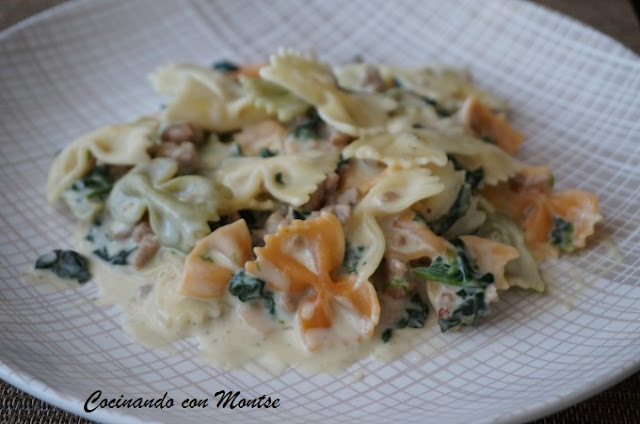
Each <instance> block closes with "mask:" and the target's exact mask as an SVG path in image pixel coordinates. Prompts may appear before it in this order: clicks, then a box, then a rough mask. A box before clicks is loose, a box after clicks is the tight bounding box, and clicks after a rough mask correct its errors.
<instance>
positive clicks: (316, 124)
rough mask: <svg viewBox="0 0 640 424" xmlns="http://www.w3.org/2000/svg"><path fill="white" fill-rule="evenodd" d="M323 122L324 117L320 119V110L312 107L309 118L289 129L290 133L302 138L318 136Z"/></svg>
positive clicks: (308, 138)
mask: <svg viewBox="0 0 640 424" xmlns="http://www.w3.org/2000/svg"><path fill="white" fill-rule="evenodd" d="M321 124H322V119H320V116H319V115H318V112H317V111H316V110H315V109H312V110H311V112H309V115H308V117H307V120H306V121H304V122H303V123H301V124H298V125H296V126H295V127H293V129H291V131H289V134H290V135H292V136H294V137H295V138H297V139H300V140H310V139H314V138H318V132H319V131H320V125H321Z"/></svg>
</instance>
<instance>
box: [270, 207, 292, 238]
mask: <svg viewBox="0 0 640 424" xmlns="http://www.w3.org/2000/svg"><path fill="white" fill-rule="evenodd" d="M290 222H291V218H290V217H289V215H288V214H284V213H283V212H282V211H281V210H279V209H278V210H277V211H275V212H274V213H272V214H271V215H269V218H267V221H266V222H265V223H264V231H265V233H266V234H274V233H276V232H277V231H278V227H280V225H281V224H284V225H286V224H288V223H290Z"/></svg>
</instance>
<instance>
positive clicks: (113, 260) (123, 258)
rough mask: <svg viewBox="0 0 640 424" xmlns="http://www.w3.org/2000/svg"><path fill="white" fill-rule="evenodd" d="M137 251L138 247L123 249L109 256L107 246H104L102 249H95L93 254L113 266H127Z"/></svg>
mask: <svg viewBox="0 0 640 424" xmlns="http://www.w3.org/2000/svg"><path fill="white" fill-rule="evenodd" d="M134 250H136V247H134V248H133V249H129V250H126V249H122V250H119V251H117V252H116V253H114V254H113V255H109V251H108V250H107V247H106V246H102V247H101V248H100V249H95V250H94V251H93V254H94V255H96V256H97V257H99V258H100V259H102V260H103V261H105V262H109V263H110V264H111V265H127V263H128V262H127V258H128V257H129V255H130V254H131V252H133V251H134Z"/></svg>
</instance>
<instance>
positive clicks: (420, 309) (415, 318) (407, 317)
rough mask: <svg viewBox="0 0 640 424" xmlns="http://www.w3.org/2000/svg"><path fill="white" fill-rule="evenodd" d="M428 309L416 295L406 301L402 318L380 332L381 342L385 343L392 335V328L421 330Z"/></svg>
mask: <svg viewBox="0 0 640 424" xmlns="http://www.w3.org/2000/svg"><path fill="white" fill-rule="evenodd" d="M428 312H429V308H428V307H427V305H425V304H424V302H422V299H420V296H419V295H418V294H417V293H416V294H413V295H412V296H411V297H410V298H409V299H408V304H407V307H406V309H405V310H404V313H403V314H402V317H401V318H400V319H399V320H398V321H397V322H396V323H395V324H394V325H393V326H392V327H390V328H387V329H386V330H384V331H383V332H382V341H383V342H384V343H387V342H388V341H389V340H390V339H391V336H392V335H393V329H394V328H405V327H409V328H422V327H424V323H425V321H426V320H427V315H428Z"/></svg>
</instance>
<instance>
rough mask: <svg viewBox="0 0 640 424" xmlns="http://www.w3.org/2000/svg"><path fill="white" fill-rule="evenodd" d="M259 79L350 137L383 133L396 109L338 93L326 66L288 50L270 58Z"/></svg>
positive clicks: (377, 99) (385, 101)
mask: <svg viewBox="0 0 640 424" xmlns="http://www.w3.org/2000/svg"><path fill="white" fill-rule="evenodd" d="M260 76H261V77H262V78H263V79H265V80H267V81H271V82H273V83H275V84H278V85H280V86H282V87H284V88H286V89H287V90H289V91H290V92H292V93H293V94H295V95H296V96H297V97H299V98H301V99H303V100H304V101H306V102H308V103H310V104H312V105H313V106H315V107H316V109H317V110H318V114H319V115H320V117H321V118H322V119H323V120H324V121H326V122H327V123H328V124H329V125H331V126H333V127H334V128H335V129H337V130H338V131H341V132H344V133H347V134H351V135H362V134H375V133H379V132H382V131H384V129H385V126H386V122H387V119H388V117H389V116H388V115H389V112H390V111H391V110H393V109H394V108H395V107H396V102H395V101H394V100H392V99H390V98H386V97H382V96H376V95H372V94H369V93H350V92H347V91H343V90H341V89H340V88H339V87H338V85H337V82H336V79H335V76H334V75H333V72H332V70H331V67H330V66H329V65H327V64H325V63H321V62H318V61H315V60H312V59H309V58H306V57H304V56H302V55H300V54H298V53H296V52H294V51H291V50H281V51H280V52H279V53H278V54H277V55H274V56H272V57H271V62H270V64H269V66H265V67H264V68H262V69H260Z"/></svg>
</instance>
